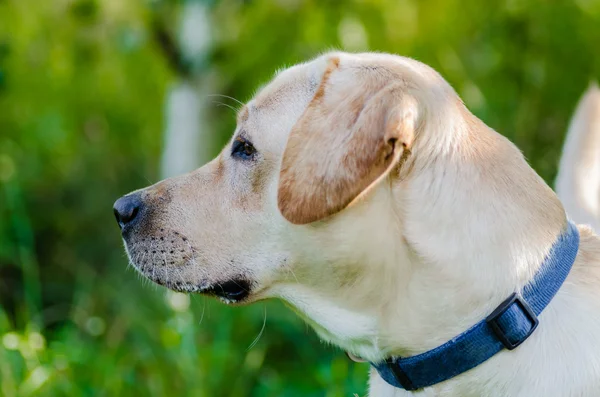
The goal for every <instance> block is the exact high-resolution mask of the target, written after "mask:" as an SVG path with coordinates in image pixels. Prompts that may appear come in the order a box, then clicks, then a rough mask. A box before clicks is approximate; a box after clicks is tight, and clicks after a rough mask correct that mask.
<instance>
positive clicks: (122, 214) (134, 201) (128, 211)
mask: <svg viewBox="0 0 600 397" xmlns="http://www.w3.org/2000/svg"><path fill="white" fill-rule="evenodd" d="M141 207H142V199H141V195H140V194H139V193H133V194H128V195H127V196H123V197H121V198H120V199H118V200H117V201H115V204H114V205H113V211H114V213H115V218H117V223H118V224H119V227H120V228H121V229H123V228H124V227H125V225H127V224H128V223H131V222H132V221H133V220H134V219H135V217H136V216H137V214H138V213H139V212H140V208H141Z"/></svg>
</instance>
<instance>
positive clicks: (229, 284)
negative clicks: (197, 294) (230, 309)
mask: <svg viewBox="0 0 600 397" xmlns="http://www.w3.org/2000/svg"><path fill="white" fill-rule="evenodd" d="M250 288H251V287H250V283H249V282H248V281H247V280H243V279H232V280H229V281H226V282H224V283H219V284H215V285H213V286H211V287H209V288H206V289H203V290H202V291H201V292H202V293H203V294H208V295H214V296H217V297H219V298H222V299H225V300H228V301H232V302H240V301H242V300H244V299H246V298H247V297H248V295H250Z"/></svg>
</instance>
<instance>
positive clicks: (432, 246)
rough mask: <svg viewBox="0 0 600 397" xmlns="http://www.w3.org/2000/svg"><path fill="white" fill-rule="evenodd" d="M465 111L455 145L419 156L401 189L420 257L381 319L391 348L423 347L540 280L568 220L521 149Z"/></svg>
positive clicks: (406, 223) (408, 238)
mask: <svg viewBox="0 0 600 397" xmlns="http://www.w3.org/2000/svg"><path fill="white" fill-rule="evenodd" d="M462 110H463V112H462V113H463V115H464V118H463V120H464V121H465V122H464V123H463V124H462V125H461V124H457V125H456V126H455V128H462V130H460V131H456V132H455V133H454V136H455V137H457V141H455V142H454V145H453V147H451V148H450V149H451V150H446V151H444V150H443V149H442V150H440V151H439V152H438V154H437V155H436V156H435V157H434V158H431V159H430V160H425V161H424V162H423V163H422V164H419V162H418V160H415V161H416V163H415V164H414V167H415V170H416V171H415V173H414V175H413V176H412V177H408V178H406V180H404V181H401V182H400V183H398V184H397V185H396V186H395V187H394V191H395V194H394V196H396V197H398V200H396V201H395V203H396V205H397V211H402V213H403V214H404V217H403V220H402V226H403V227H402V231H401V233H402V236H401V237H400V238H401V240H402V241H404V242H405V244H406V245H407V247H408V250H407V251H408V252H410V253H411V255H409V257H408V258H407V259H408V263H407V264H405V265H404V266H402V267H403V269H402V275H399V276H398V282H402V284H403V285H402V287H401V288H397V289H396V291H397V292H398V293H397V296H396V297H395V301H393V302H390V303H389V304H388V306H389V308H390V310H389V312H388V313H386V314H385V315H384V316H382V317H381V319H380V320H381V325H380V326H381V327H382V328H381V329H382V332H383V336H384V337H383V338H382V340H381V342H386V341H387V339H388V338H389V339H390V340H389V345H387V343H386V345H387V346H385V349H384V350H391V351H389V352H388V353H393V354H398V355H404V356H406V355H414V354H417V353H421V352H423V351H426V350H429V349H431V348H434V347H436V346H438V345H440V344H442V343H444V342H446V341H448V340H449V339H451V338H453V337H454V336H456V335H458V334H460V333H461V332H463V331H465V330H466V329H468V328H469V327H470V326H472V325H473V324H475V323H476V322H478V321H479V320H481V319H482V318H484V317H485V316H486V315H487V314H489V313H490V312H491V311H492V310H493V308H495V307H496V306H497V305H498V304H499V303H500V302H502V301H503V300H504V299H505V298H506V297H507V296H508V295H510V293H512V292H513V291H514V290H515V289H517V288H520V287H522V286H524V285H525V284H527V283H528V282H529V281H530V280H531V279H532V278H533V276H534V275H535V273H536V272H537V270H538V269H539V266H540V265H541V264H542V262H543V260H544V257H545V256H546V254H547V253H548V251H549V250H550V248H551V246H552V244H553V243H554V242H555V241H556V238H557V236H558V235H559V234H560V233H561V231H562V230H564V227H565V224H566V218H565V213H564V210H563V209H562V206H561V204H560V202H559V201H558V199H557V198H556V196H555V194H554V193H553V192H552V190H551V189H550V188H549V187H548V186H547V185H546V184H545V183H544V182H543V181H542V180H541V178H540V177H539V176H538V175H537V174H536V173H535V172H534V171H533V170H532V169H531V168H530V167H529V165H528V164H527V163H526V162H525V160H524V158H523V156H522V155H521V153H520V152H519V151H518V150H517V149H516V147H514V145H513V144H512V143H510V142H509V141H508V140H506V139H505V138H504V137H502V136H500V135H499V134H497V133H495V132H494V131H492V130H491V129H489V128H488V127H487V126H485V125H484V124H483V123H482V122H480V121H479V120H478V119H476V118H475V117H474V116H472V115H470V114H469V113H468V112H467V111H466V109H462ZM432 132H433V131H430V132H429V133H432ZM437 133H439V131H438V132H437ZM417 150H418V149H417ZM417 150H416V151H417ZM416 151H415V152H416ZM416 155H417V156H418V153H416Z"/></svg>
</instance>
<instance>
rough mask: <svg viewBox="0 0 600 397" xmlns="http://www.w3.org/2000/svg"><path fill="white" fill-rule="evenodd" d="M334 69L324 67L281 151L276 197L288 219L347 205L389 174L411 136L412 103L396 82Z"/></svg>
mask: <svg viewBox="0 0 600 397" xmlns="http://www.w3.org/2000/svg"><path fill="white" fill-rule="evenodd" d="M337 67H338V62H337V60H336V61H335V62H334V65H331V64H330V65H329V67H328V69H327V70H326V72H325V74H324V76H323V79H322V81H321V84H320V87H319V88H318V90H317V92H316V94H315V96H314V98H313V100H312V101H311V103H310V104H309V106H308V107H307V109H306V110H305V112H304V114H303V115H302V116H301V117H300V119H299V120H298V122H297V123H296V124H295V125H294V127H293V128H292V131H291V133H290V136H289V138H288V142H287V146H286V149H285V151H284V154H283V160H282V165H281V171H280V175H279V187H278V193H277V196H278V197H277V200H278V206H279V210H280V211H281V214H282V215H283V216H284V217H285V218H286V219H287V220H288V221H290V222H292V223H294V224H306V223H310V222H314V221H317V220H321V219H323V218H325V217H327V216H330V215H333V214H335V213H337V212H339V211H341V210H342V209H344V208H346V207H347V206H348V205H349V204H350V203H351V202H352V201H353V200H354V199H355V198H356V197H357V196H359V195H360V194H361V193H363V192H364V191H366V190H368V189H369V187H370V186H373V185H375V184H376V183H377V181H379V180H380V179H382V178H383V177H385V176H387V175H388V174H389V172H390V170H391V169H392V168H393V167H394V166H395V165H396V164H397V163H398V161H399V159H400V157H401V156H402V154H403V153H404V152H408V151H409V150H410V147H411V144H412V141H413V138H414V129H415V123H416V119H417V104H416V101H415V100H414V98H413V97H411V96H409V95H408V94H407V93H406V87H405V86H404V84H403V83H402V82H399V81H396V82H394V81H393V80H392V81H391V82H390V79H385V78H382V77H381V75H376V76H373V75H372V74H373V73H371V75H369V71H368V70H367V71H365V69H362V71H357V70H359V69H357V68H355V69H353V70H346V71H342V70H336V69H337ZM371 72H372V71H371ZM358 73H363V74H362V75H359V74H358Z"/></svg>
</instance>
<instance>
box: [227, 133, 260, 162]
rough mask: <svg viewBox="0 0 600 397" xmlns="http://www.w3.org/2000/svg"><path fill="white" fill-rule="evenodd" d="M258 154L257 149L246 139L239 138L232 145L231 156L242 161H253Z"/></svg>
mask: <svg viewBox="0 0 600 397" xmlns="http://www.w3.org/2000/svg"><path fill="white" fill-rule="evenodd" d="M255 154H256V149H255V148H254V146H252V144H251V143H250V142H248V141H247V140H245V139H244V138H237V139H236V140H235V141H233V144H232V145H231V156H232V157H237V158H240V159H242V160H251V159H252V158H254V155H255Z"/></svg>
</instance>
